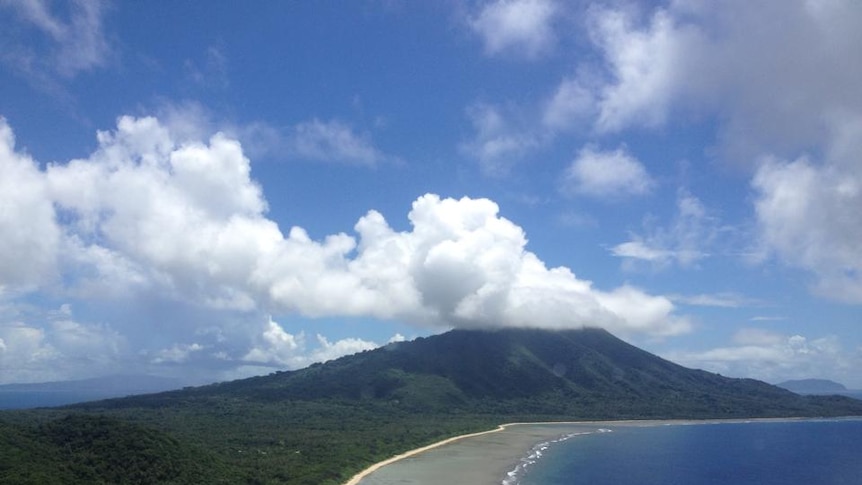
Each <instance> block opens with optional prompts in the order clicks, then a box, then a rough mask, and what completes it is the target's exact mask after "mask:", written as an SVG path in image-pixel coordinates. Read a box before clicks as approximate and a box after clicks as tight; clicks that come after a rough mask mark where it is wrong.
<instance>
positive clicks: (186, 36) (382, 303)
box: [0, 0, 862, 389]
mask: <svg viewBox="0 0 862 485" xmlns="http://www.w3.org/2000/svg"><path fill="white" fill-rule="evenodd" d="M860 47H862V4H860V3H858V2H854V1H852V0H822V1H816V0H808V1H803V0H798V1H791V2H785V1H778V0H775V1H764V2H757V3H752V2H745V1H741V0H739V1H730V2H726V3H722V4H721V5H719V4H717V3H715V2H710V1H706V0H674V1H667V2H660V1H657V2H626V1H608V2H600V1H595V2H589V1H583V2H561V1H553V0H508V1H492V2H479V1H475V2H474V1H451V2H439V3H437V2H434V3H427V4H414V3H393V2H373V1H369V2H349V3H346V4H344V3H338V2H331V3H315V4H302V3H291V4H288V3H284V2H271V3H265V4H257V5H252V6H240V5H232V4H218V5H207V4H194V3H191V4H175V5H174V4H172V5H170V6H169V7H167V6H164V5H155V4H149V3H147V2H143V3H141V4H137V3H133V2H103V1H96V0H79V1H76V2H70V3H67V4H61V3H55V2H49V1H42V0H28V1H23V0H22V1H11V2H0V51H2V54H0V117H2V118H0V384H5V383H13V382H37V381H51V380H65V379H80V378H86V377H92V376H99V375H107V374H117V373H120V374H152V375H163V376H174V377H182V378H184V379H186V380H188V381H194V382H209V381H214V380H225V379H232V378H237V377H245V376H251V375H257V374H264V373H269V372H272V371H273V370H277V369H295V368H299V367H303V366H306V365H308V364H310V363H312V362H317V361H324V360H328V359H331V358H335V357H338V356H341V355H345V354H348V353H353V352H357V351H360V350H365V349H370V348H374V347H377V346H379V345H382V344H385V343H387V342H389V341H394V340H402V339H405V338H414V337H416V336H422V335H429V334H433V333H439V332H443V331H445V330H447V329H450V328H493V327H501V326H520V327H523V326H527V327H540V328H580V327H582V326H599V327H602V328H606V329H608V330H609V331H611V332H613V333H614V334H615V335H618V336H620V337H622V338H625V339H626V340H627V341H629V342H631V343H634V344H635V345H638V346H640V347H642V348H645V349H646V350H649V351H651V352H654V353H656V354H658V355H660V356H662V357H665V358H668V359H670V360H673V361H675V362H677V363H680V364H683V365H686V366H690V367H696V368H704V369H707V370H710V371H715V372H720V373H722V374H724V375H729V376H737V377H755V378H759V379H763V380H767V381H769V382H780V381H783V380H788V379H802V378H810V377H814V378H828V379H833V380H835V381H838V382H841V383H843V384H845V385H847V386H848V387H850V388H856V389H859V388H862V376H860V375H859V373H858V372H857V370H858V369H859V368H860V364H862V328H860V324H862V318H860V317H862V311H860V310H862V245H860V244H859V241H862V211H859V207H862V90H860V89H859V88H858V86H860V85H862V63H860V62H859V61H858V52H859V49H860Z"/></svg>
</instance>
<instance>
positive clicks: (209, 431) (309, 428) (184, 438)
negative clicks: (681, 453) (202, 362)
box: [0, 330, 862, 485]
mask: <svg viewBox="0 0 862 485" xmlns="http://www.w3.org/2000/svg"><path fill="white" fill-rule="evenodd" d="M850 415H856V416H859V415H862V401H858V400H854V399H850V398H847V397H841V396H800V395H797V394H794V393H792V392H789V391H787V390H784V389H780V388H778V387H775V386H771V385H769V384H766V383H763V382H760V381H755V380H751V379H732V378H728V377H723V376H720V375H717V374H711V373H708V372H704V371H699V370H692V369H686V368H684V367H681V366H678V365H676V364H673V363H671V362H668V361H665V360H663V359H660V358H658V357H656V356H654V355H652V354H649V353H647V352H644V351H642V350H640V349H638V348H636V347H633V346H631V345H629V344H626V343H624V342H622V341H620V340H618V339H616V338H615V337H613V336H612V335H610V334H609V333H607V332H604V331H600V330H580V331H568V332H547V331H531V330H523V331H521V330H508V331H499V332H478V331H453V332H449V333H447V334H443V335H439V336H435V337H429V338H425V339H418V340H416V341H413V342H407V343H399V344H395V345H390V346H387V347H383V348H380V349H376V350H373V351H366V352H363V353H360V354H356V355H353V356H348V357H343V358H341V359H338V360H335V361H331V362H328V363H326V364H316V365H313V366H311V367H309V368H306V369H302V370H299V371H292V372H276V373H273V374H271V375H268V376H262V377H255V378H251V379H244V380H239V381H232V382H226V383H219V384H213V385H209V386H203V387H195V388H187V389H183V390H179V391H171V392H166V393H160V394H151V395H143V396H133V397H128V398H122V399H112V400H105V401H97V402H92V403H85V404H79V405H74V406H67V407H62V408H47V409H34V410H21V411H5V412H2V413H0V483H4V484H36V483H39V484H43V483H82V484H83V483H128V484H149V483H153V484H155V483H177V484H179V483H246V484H269V483H272V484H275V483H279V484H307V485H321V484H338V483H343V482H345V481H346V480H347V479H349V478H350V477H351V476H352V475H354V474H355V473H357V472H359V471H361V470H362V469H364V468H365V467H367V466H369V465H371V464H373V463H375V462H378V461H381V460H383V459H386V458H388V457H390V456H393V455H395V454H398V453H402V452H404V451H407V450H410V449H413V448H416V447H419V446H422V445H426V444H430V443H433V442H436V441H439V440H441V439H444V438H447V437H450V436H455V435H459V434H464V433H468V432H475V431H480V430H487V429H492V428H494V427H496V426H497V425H498V424H500V423H504V422H515V421H564V420H604V419H646V418H649V419H657V418H663V419H673V418H688V419H697V418H747V417H791V416H793V417H796V416H809V417H814V416H850Z"/></svg>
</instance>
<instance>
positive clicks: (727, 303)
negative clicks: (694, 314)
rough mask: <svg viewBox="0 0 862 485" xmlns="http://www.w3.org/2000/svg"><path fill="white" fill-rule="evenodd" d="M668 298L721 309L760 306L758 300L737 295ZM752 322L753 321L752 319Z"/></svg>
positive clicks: (688, 303)
mask: <svg viewBox="0 0 862 485" xmlns="http://www.w3.org/2000/svg"><path fill="white" fill-rule="evenodd" d="M669 298H670V299H671V300H672V301H674V302H677V303H682V304H684V305H694V306H709V307H721V308H740V307H748V306H761V305H763V303H762V302H761V301H759V300H756V299H752V298H748V297H745V296H742V295H739V294H737V293H714V294H699V295H670V296H669ZM752 320H754V319H752Z"/></svg>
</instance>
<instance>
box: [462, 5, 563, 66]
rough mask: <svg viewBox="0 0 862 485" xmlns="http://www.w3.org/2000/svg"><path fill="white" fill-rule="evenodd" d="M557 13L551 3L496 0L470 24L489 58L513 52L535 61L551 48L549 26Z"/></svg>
mask: <svg viewBox="0 0 862 485" xmlns="http://www.w3.org/2000/svg"><path fill="white" fill-rule="evenodd" d="M556 12H557V6H556V3H555V2H553V1H551V0H497V1H494V2H490V3H487V4H485V5H484V6H483V7H482V10H481V12H479V14H478V15H477V16H476V17H474V18H471V19H470V20H469V24H470V27H471V28H472V29H473V30H474V31H475V32H476V33H478V34H479V35H480V36H481V37H482V40H483V41H484V43H485V52H486V53H488V54H489V55H499V54H502V53H504V52H513V53H515V54H517V55H520V56H524V57H526V58H535V57H538V56H540V55H542V54H544V53H546V52H548V51H549V50H550V49H551V48H553V46H554V42H555V38H554V31H553V27H552V25H551V24H552V22H553V20H554V15H555V13H556Z"/></svg>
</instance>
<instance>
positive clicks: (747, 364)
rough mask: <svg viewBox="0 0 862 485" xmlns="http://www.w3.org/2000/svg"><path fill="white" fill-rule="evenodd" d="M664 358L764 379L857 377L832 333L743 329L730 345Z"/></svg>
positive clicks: (849, 357) (672, 353)
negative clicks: (810, 334)
mask: <svg viewBox="0 0 862 485" xmlns="http://www.w3.org/2000/svg"><path fill="white" fill-rule="evenodd" d="M664 357H665V358H668V359H670V360H672V361H674V362H677V363H680V364H682V365H685V366H687V367H695V368H702V369H706V370H709V371H712V372H719V373H721V374H725V375H730V376H738V377H753V378H756V379H762V380H765V381H768V382H780V381H784V380H788V379H801V378H810V377H819V378H831V379H836V380H838V381H843V382H850V383H852V382H855V381H856V380H857V379H858V376H856V372H855V369H856V366H855V364H854V362H856V361H858V358H854V357H853V356H852V355H849V354H847V353H846V352H845V351H844V350H843V349H842V348H841V345H840V343H839V340H838V338H837V337H835V336H832V335H827V336H824V337H820V338H816V339H809V338H807V337H804V336H802V335H785V334H780V333H777V332H772V331H767V330H763V329H759V328H743V329H740V330H739V331H738V332H737V333H736V334H735V335H734V337H733V345H732V346H728V347H718V348H714V349H710V350H706V351H702V352H670V353H666V354H664Z"/></svg>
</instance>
